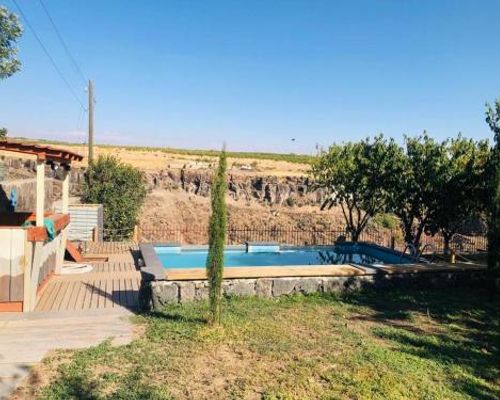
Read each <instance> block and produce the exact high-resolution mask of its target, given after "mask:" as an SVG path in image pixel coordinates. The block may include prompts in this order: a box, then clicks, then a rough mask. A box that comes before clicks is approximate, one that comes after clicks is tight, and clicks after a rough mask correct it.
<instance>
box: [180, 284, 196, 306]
mask: <svg viewBox="0 0 500 400" xmlns="http://www.w3.org/2000/svg"><path fill="white" fill-rule="evenodd" d="M195 295H196V288H195V285H194V283H193V282H180V283H179V301H180V302H181V303H188V302H191V301H194V300H195Z"/></svg>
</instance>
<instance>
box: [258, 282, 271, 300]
mask: <svg viewBox="0 0 500 400" xmlns="http://www.w3.org/2000/svg"><path fill="white" fill-rule="evenodd" d="M272 289H273V280H272V279H267V278H261V279H257V280H256V282H255V294H256V296H257V297H265V298H267V297H272V296H273V292H272Z"/></svg>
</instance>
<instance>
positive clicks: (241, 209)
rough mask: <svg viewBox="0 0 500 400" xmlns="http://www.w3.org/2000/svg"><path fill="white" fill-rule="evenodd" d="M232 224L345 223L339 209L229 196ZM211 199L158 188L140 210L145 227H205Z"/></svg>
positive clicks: (257, 226)
mask: <svg viewBox="0 0 500 400" xmlns="http://www.w3.org/2000/svg"><path fill="white" fill-rule="evenodd" d="M227 201H228V209H229V225H231V226H236V227H238V228H249V229H268V228H272V227H280V228H281V229H318V230H322V229H329V228H332V227H341V226H343V219H342V216H341V214H340V213H339V210H330V211H320V209H319V207H313V206H303V207H281V208H280V207H270V206H266V205H262V204H259V203H255V202H251V203H245V202H241V201H235V200H233V199H231V198H228V199H227ZM209 215H210V199H209V198H207V197H200V196H196V195H193V194H189V193H186V192H183V191H175V192H169V191H165V190H155V191H153V192H152V193H150V194H149V195H148V197H147V198H146V201H145V204H144V206H143V208H142V213H141V218H140V221H141V223H140V224H141V228H142V230H143V231H151V230H158V231H161V230H165V229H166V228H171V229H177V228H180V229H189V230H192V231H196V230H201V231H204V230H206V227H207V224H208V218H209Z"/></svg>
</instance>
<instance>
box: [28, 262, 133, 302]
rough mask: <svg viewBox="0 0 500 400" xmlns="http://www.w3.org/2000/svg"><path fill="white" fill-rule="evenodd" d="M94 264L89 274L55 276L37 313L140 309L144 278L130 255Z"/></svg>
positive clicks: (43, 293)
mask: <svg viewBox="0 0 500 400" xmlns="http://www.w3.org/2000/svg"><path fill="white" fill-rule="evenodd" d="M92 265H93V270H92V271H91V272H88V273H84V274H78V275H59V276H55V277H52V278H51V280H50V281H49V282H48V284H47V286H46V287H45V288H44V290H43V292H42V295H41V297H40V300H39V301H38V304H37V306H36V309H35V311H84V310H95V309H113V308H116V309H118V308H126V309H135V308H137V305H138V293H139V286H140V282H141V275H140V273H139V271H137V270H136V267H135V264H134V261H133V259H132V256H131V255H130V254H128V255H123V254H122V255H120V257H115V258H113V257H111V258H110V260H109V262H106V263H102V262H101V263H94V264H92Z"/></svg>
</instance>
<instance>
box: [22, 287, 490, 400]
mask: <svg viewBox="0 0 500 400" xmlns="http://www.w3.org/2000/svg"><path fill="white" fill-rule="evenodd" d="M499 305H500V300H499V299H498V297H497V298H490V297H489V296H488V295H487V294H486V293H485V292H483V291H480V290H472V289H450V290H440V291H404V292H403V291H397V292H395V291H391V292H365V293H358V294H352V295H349V296H344V297H341V298H335V297H330V296H319V295H318V296H307V297H303V296H295V297H286V298H281V299H279V300H259V299H252V298H247V299H228V300H227V301H226V302H225V305H224V321H223V325H222V326H221V327H209V326H207V325H206V323H205V315H206V314H207V308H206V304H197V305H183V306H174V307H169V308H167V309H165V310H164V312H162V313H158V314H154V315H149V316H142V317H136V322H137V324H139V326H141V327H143V328H144V329H143V330H142V329H141V330H139V332H140V334H139V337H138V338H137V339H136V340H134V341H133V342H132V343H131V344H129V345H126V346H122V347H112V346H110V345H109V343H103V344H102V345H100V346H97V347H94V348H91V349H87V350H81V351H64V352H57V353H56V354H55V355H53V356H51V357H50V358H48V359H46V360H45V362H44V364H43V365H42V366H41V367H40V368H39V369H38V370H36V371H35V373H34V374H33V376H32V377H31V381H30V383H29V384H27V385H26V387H25V388H24V389H23V390H22V391H20V392H19V393H18V398H33V397H38V398H40V399H71V398H73V399H77V398H78V399H124V398H127V399H276V400H277V399H283V400H284V399H313V398H314V399H497V398H500V348H499V346H500V326H499V324H500V318H499V316H500V311H499ZM37 371H38V373H43V374H44V376H43V379H34V378H36V373H37ZM37 382H41V383H37Z"/></svg>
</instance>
